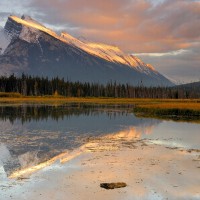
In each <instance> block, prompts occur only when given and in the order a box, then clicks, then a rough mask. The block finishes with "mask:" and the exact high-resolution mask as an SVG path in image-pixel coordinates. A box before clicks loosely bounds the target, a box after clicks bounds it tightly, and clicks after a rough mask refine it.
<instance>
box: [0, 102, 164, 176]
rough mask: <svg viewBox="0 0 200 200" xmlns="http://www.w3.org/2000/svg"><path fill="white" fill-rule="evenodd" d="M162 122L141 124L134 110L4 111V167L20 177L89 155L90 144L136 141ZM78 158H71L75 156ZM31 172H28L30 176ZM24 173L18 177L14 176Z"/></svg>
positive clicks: (0, 135)
mask: <svg viewBox="0 0 200 200" xmlns="http://www.w3.org/2000/svg"><path fill="white" fill-rule="evenodd" d="M160 122H161V121H160V120H155V119H139V118H136V117H135V116H134V115H133V114H132V106H120V105H116V106H105V105H99V106H97V105H86V104H72V105H62V106H48V105H19V106H4V107H0V125H1V130H0V150H1V153H0V154H1V155H0V160H1V161H0V165H2V166H3V168H4V170H5V172H6V174H7V176H11V177H17V176H21V175H23V174H25V173H27V172H28V171H29V173H31V172H33V171H36V170H39V169H41V168H44V167H45V166H48V165H50V164H52V163H53V162H55V161H56V160H60V162H66V161H67V160H69V159H70V158H73V156H75V155H78V154H79V153H81V152H84V151H86V150H88V148H86V146H88V145H89V143H88V141H87V139H88V138H91V137H92V138H97V137H102V138H103V137H111V138H112V139H117V140H118V139H122V138H123V139H125V140H132V139H136V138H140V137H141V135H142V134H149V133H150V132H151V130H152V127H154V126H156V125H157V124H159V123H160ZM72 151H73V154H69V152H72ZM26 170H28V171H26ZM15 171H17V173H18V172H21V174H19V173H18V174H17V173H16V174H15V173H14V172H15Z"/></svg>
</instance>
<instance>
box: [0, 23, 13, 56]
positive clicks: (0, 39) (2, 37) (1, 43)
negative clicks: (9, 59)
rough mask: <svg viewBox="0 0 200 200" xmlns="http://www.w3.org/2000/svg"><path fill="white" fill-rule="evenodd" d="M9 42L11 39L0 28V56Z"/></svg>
mask: <svg viewBox="0 0 200 200" xmlns="http://www.w3.org/2000/svg"><path fill="white" fill-rule="evenodd" d="M10 42H11V39H10V38H9V37H8V35H7V34H6V32H5V31H4V29H3V28H2V27H0V55H1V54H3V53H4V51H5V50H6V48H7V47H8V45H9V44H10Z"/></svg>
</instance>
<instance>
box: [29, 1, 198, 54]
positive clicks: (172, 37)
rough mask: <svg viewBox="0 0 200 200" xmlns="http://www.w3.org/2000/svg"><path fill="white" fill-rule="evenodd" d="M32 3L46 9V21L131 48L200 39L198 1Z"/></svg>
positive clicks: (165, 47) (160, 48) (155, 48)
mask: <svg viewBox="0 0 200 200" xmlns="http://www.w3.org/2000/svg"><path fill="white" fill-rule="evenodd" d="M31 6H32V7H34V8H37V9H38V10H39V11H41V12H42V13H44V16H42V18H43V20H44V21H45V22H46V23H50V24H56V23H60V24H62V25H63V28H64V26H65V24H66V25H68V26H70V27H71V28H73V27H74V28H75V27H76V28H78V33H77V30H76V34H79V35H83V36H86V37H88V38H90V39H93V40H96V41H101V42H102V41H105V42H109V43H112V44H116V45H119V46H120V47H121V48H122V49H124V50H125V51H127V52H137V53H139V52H165V51H173V50H177V49H182V48H187V47H189V46H191V45H192V43H193V42H195V41H198V40H199V39H200V23H199V20H200V2H196V1H189V0H165V1H164V2H163V3H160V4H157V5H154V4H152V2H151V1H148V0H124V1H121V0H108V1H93V0H73V1H72V0H65V1H64V0H60V1H54V0H48V1H47V0H43V1H40V0H32V2H31ZM36 14H37V13H36ZM38 17H41V14H40V16H38ZM141 44H142V45H141Z"/></svg>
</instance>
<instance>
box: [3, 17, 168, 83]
mask: <svg viewBox="0 0 200 200" xmlns="http://www.w3.org/2000/svg"><path fill="white" fill-rule="evenodd" d="M0 33H1V34H0V36H2V38H3V37H4V36H6V35H7V36H8V38H9V39H10V40H7V42H6V43H2V42H1V41H0V51H1V52H0V54H1V56H2V57H3V56H4V55H5V57H4V64H5V63H6V64H7V63H8V61H7V60H6V59H7V57H6V55H7V54H11V55H13V57H12V59H11V60H10V62H11V63H12V64H14V65H16V63H20V64H19V66H20V67H23V66H22V65H23V63H25V66H26V67H28V68H31V66H32V70H33V71H34V73H35V69H36V68H37V67H41V68H42V66H44V67H45V68H46V67H47V66H48V68H49V66H52V68H53V67H56V68H59V70H58V71H57V69H56V71H54V72H51V70H50V71H49V72H48V73H49V74H51V73H52V74H53V75H56V74H60V75H61V76H63V74H66V77H70V78H72V79H74V80H84V81H85V80H88V79H87V78H89V79H90V80H95V81H100V82H105V81H107V82H108V81H110V80H115V81H118V82H120V81H121V82H124V83H128V82H129V83H136V84H138V83H140V82H141V79H142V80H143V82H145V80H144V79H146V83H148V81H152V84H158V83H162V80H164V81H165V83H166V84H170V82H169V81H168V80H167V79H166V78H165V77H163V76H162V75H160V74H159V73H158V72H157V71H156V70H155V69H154V68H153V66H151V65H149V64H145V63H144V62H142V60H140V59H139V58H137V57H135V56H133V55H129V54H126V53H125V52H123V51H122V50H121V49H120V48H119V47H117V46H114V45H109V44H104V43H97V42H92V41H89V40H85V39H82V40H81V39H77V38H76V37H73V36H72V35H70V34H68V33H66V32H62V33H61V34H60V35H58V34H57V33H56V32H54V31H53V30H51V29H49V28H47V27H45V26H44V25H42V24H40V23H39V22H37V21H36V20H34V19H32V18H31V17H30V16H27V15H23V16H22V17H21V18H20V17H17V16H14V15H11V16H9V17H8V20H7V22H6V25H5V27H4V31H0ZM4 38H5V37H4ZM2 41H4V40H2ZM11 41H12V42H11ZM23 41H26V42H23ZM20 48H21V49H23V50H22V51H20V50H19V49H20ZM36 49H37V50H36ZM21 52H23V53H24V54H23V56H19V60H18V55H21V54H20V53H21ZM30 52H31V53H30ZM16 53H17V55H16ZM25 54H26V55H28V57H26V56H24V55H25ZM32 55H37V56H32ZM2 59H3V58H2ZM14 59H15V63H13V60H14ZM22 60H23V63H22ZM36 63H37V64H36ZM0 64H2V66H3V61H1V59H0ZM72 66H73V68H71V67H72ZM4 69H5V68H4ZM65 69H66V70H65ZM88 69H89V71H91V73H90V72H89V71H87V70H88ZM12 70H13V69H12V68H11V71H12ZM38 70H39V69H38ZM67 70H68V71H67ZM0 71H1V69H0ZM4 71H5V70H4ZM22 71H24V69H23V70H22ZM48 73H47V72H46V74H48ZM88 73H89V74H92V75H91V77H88ZM83 74H85V75H83ZM100 74H101V75H100ZM131 74H132V75H133V76H132V75H131ZM100 77H101V78H100ZM101 79H102V80H101Z"/></svg>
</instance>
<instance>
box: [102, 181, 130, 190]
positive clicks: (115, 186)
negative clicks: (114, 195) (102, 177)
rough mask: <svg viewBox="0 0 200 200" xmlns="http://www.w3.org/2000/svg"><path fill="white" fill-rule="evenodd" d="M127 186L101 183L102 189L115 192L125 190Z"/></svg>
mask: <svg viewBox="0 0 200 200" xmlns="http://www.w3.org/2000/svg"><path fill="white" fill-rule="evenodd" d="M126 186H127V184H126V183H124V182H117V183H101V184H100V187H102V188H104V189H107V190H113V189H115V188H123V187H126Z"/></svg>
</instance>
